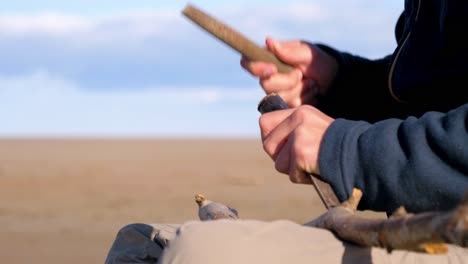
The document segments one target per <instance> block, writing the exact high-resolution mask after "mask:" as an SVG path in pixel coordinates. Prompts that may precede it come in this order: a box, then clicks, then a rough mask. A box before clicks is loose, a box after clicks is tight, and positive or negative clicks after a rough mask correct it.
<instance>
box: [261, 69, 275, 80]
mask: <svg viewBox="0 0 468 264" xmlns="http://www.w3.org/2000/svg"><path fill="white" fill-rule="evenodd" d="M272 74H273V71H272V70H271V68H267V69H266V70H264V71H263V78H269V77H270V76H271V75H272Z"/></svg>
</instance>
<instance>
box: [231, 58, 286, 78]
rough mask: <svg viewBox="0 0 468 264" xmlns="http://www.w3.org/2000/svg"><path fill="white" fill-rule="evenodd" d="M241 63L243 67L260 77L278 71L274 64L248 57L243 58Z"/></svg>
mask: <svg viewBox="0 0 468 264" xmlns="http://www.w3.org/2000/svg"><path fill="white" fill-rule="evenodd" d="M240 64H241V66H242V68H244V69H245V70H247V71H248V72H250V73H251V74H252V75H254V76H257V77H260V78H269V77H270V76H272V75H274V74H276V73H277V72H278V69H277V68H276V66H275V65H274V64H271V63H267V62H262V61H251V60H249V59H247V58H246V57H242V58H241V61H240Z"/></svg>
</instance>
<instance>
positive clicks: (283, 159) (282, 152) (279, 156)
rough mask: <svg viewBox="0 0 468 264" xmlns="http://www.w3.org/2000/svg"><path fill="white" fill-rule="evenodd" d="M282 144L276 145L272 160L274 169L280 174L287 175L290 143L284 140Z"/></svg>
mask: <svg viewBox="0 0 468 264" xmlns="http://www.w3.org/2000/svg"><path fill="white" fill-rule="evenodd" d="M283 142H284V143H283V144H281V145H278V150H277V153H275V154H273V157H272V158H273V160H274V161H275V169H276V170H277V171H279V172H281V173H284V174H286V175H288V173H289V164H290V162H289V160H290V156H291V155H290V152H291V142H290V141H289V140H287V139H286V141H283Z"/></svg>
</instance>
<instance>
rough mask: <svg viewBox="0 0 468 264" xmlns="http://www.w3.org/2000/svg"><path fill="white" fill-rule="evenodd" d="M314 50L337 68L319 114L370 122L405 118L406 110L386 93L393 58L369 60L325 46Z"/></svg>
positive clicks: (388, 92)
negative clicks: (334, 61)
mask: <svg viewBox="0 0 468 264" xmlns="http://www.w3.org/2000/svg"><path fill="white" fill-rule="evenodd" d="M317 46H318V47H319V48H321V49H322V50H323V51H325V52H327V53H328V54H330V55H332V56H333V57H334V58H335V59H336V60H337V62H338V65H339V67H338V74H337V76H336V78H335V80H334V82H333V84H332V87H330V89H329V90H328V92H327V95H326V96H324V97H323V98H320V99H319V102H320V103H319V105H318V108H319V109H320V110H321V111H323V112H324V113H326V114H328V115H330V116H332V117H334V118H338V117H341V118H346V119H353V120H365V121H369V122H374V121H377V120H382V119H386V118H390V117H400V118H401V117H402V116H404V113H405V110H406V109H404V106H403V105H401V104H400V103H398V102H397V101H396V100H395V99H394V98H393V97H392V95H391V93H390V91H389V89H388V72H389V68H390V64H391V62H392V55H389V56H387V57H384V58H382V59H377V60H369V59H366V58H362V57H359V56H356V55H352V54H350V53H345V52H339V51H337V50H335V49H333V48H331V47H329V46H326V45H322V44H317ZM369 109H372V111H369Z"/></svg>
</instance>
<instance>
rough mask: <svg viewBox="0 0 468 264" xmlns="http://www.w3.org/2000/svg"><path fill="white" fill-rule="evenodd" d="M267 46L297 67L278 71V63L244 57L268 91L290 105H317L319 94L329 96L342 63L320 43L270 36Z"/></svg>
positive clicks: (250, 69)
mask: <svg viewBox="0 0 468 264" xmlns="http://www.w3.org/2000/svg"><path fill="white" fill-rule="evenodd" d="M266 47H267V49H269V50H270V51H271V52H272V53H273V54H274V55H276V56H277V57H278V58H279V59H280V60H282V61H283V62H285V63H287V64H289V65H291V66H293V67H294V68H295V70H293V71H292V72H290V73H287V74H283V73H278V69H277V68H276V66H275V65H273V64H269V63H265V62H260V61H255V62H254V61H250V60H249V59H247V58H246V57H242V59H241V65H242V67H243V68H244V69H246V70H247V71H248V72H250V73H251V74H252V75H253V76H256V77H259V79H260V85H261V86H262V88H263V90H264V91H265V92H266V93H267V94H270V93H277V94H278V95H279V96H281V97H282V98H283V99H284V100H285V101H286V103H287V104H288V105H289V106H290V107H298V106H300V105H303V104H311V105H315V104H316V97H317V95H319V94H320V95H325V94H326V91H327V90H328V88H329V87H330V86H331V83H332V82H333V79H334V78H335V76H336V72H337V71H338V63H337V61H336V60H335V58H333V57H332V56H331V55H329V54H327V53H326V52H324V51H322V50H321V49H320V48H318V47H317V46H315V45H313V44H310V43H306V42H303V41H300V40H293V41H286V42H277V41H275V40H273V39H272V38H267V39H266Z"/></svg>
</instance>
